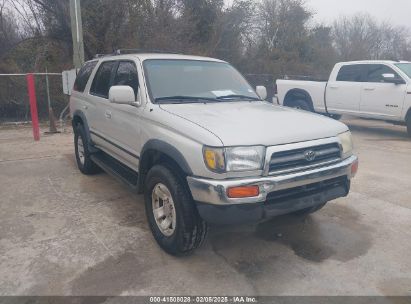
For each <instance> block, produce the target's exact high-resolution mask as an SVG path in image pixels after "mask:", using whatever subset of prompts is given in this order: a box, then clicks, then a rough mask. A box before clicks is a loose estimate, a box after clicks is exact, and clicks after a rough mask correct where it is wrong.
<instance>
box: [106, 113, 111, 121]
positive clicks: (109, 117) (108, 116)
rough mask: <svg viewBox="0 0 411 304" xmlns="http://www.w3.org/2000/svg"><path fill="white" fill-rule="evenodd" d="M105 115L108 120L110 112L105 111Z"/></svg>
mask: <svg viewBox="0 0 411 304" xmlns="http://www.w3.org/2000/svg"><path fill="white" fill-rule="evenodd" d="M105 115H106V117H107V118H108V119H111V112H110V111H106V113H105Z"/></svg>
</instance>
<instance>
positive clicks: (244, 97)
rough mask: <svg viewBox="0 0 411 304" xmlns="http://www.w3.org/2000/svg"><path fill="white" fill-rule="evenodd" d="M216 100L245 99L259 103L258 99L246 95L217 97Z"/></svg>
mask: <svg viewBox="0 0 411 304" xmlns="http://www.w3.org/2000/svg"><path fill="white" fill-rule="evenodd" d="M217 99H220V100H221V99H246V100H256V101H257V100H259V101H261V99H260V98H257V97H253V96H247V95H236V94H231V95H224V96H218V97H217Z"/></svg>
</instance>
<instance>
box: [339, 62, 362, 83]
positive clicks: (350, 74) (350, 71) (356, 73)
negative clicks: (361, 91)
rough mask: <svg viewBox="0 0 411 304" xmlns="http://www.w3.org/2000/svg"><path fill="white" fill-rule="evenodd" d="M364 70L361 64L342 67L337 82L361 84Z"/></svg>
mask: <svg viewBox="0 0 411 304" xmlns="http://www.w3.org/2000/svg"><path fill="white" fill-rule="evenodd" d="M365 68H366V66H365V65H363V64H355V65H344V66H343V67H341V69H340V71H339V72H338V76H337V81H351V82H362V81H363V75H364V72H365Z"/></svg>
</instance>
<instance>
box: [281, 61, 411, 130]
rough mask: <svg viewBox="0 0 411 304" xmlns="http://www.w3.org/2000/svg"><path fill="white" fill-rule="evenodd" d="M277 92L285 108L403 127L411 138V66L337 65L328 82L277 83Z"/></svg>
mask: <svg viewBox="0 0 411 304" xmlns="http://www.w3.org/2000/svg"><path fill="white" fill-rule="evenodd" d="M277 90H278V95H277V96H278V101H279V103H280V104H281V105H285V106H288V107H293V108H299V109H304V110H307V111H312V112H317V113H323V114H330V115H332V116H334V117H335V118H339V116H340V115H342V114H349V115H354V116H358V117H364V118H372V119H379V120H384V121H388V122H393V123H395V124H402V125H406V126H407V130H408V134H409V135H410V136H411V62H397V61H356V62H342V63H337V64H336V65H335V67H334V69H333V71H332V72H331V75H330V78H329V80H328V82H327V81H305V80H277Z"/></svg>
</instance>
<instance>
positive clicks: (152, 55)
mask: <svg viewBox="0 0 411 304" xmlns="http://www.w3.org/2000/svg"><path fill="white" fill-rule="evenodd" d="M132 57H134V58H136V57H137V58H139V59H140V60H142V61H144V60H147V59H169V60H173V59H174V60H176V59H178V60H199V61H214V62H225V61H223V60H219V59H215V58H210V57H202V56H191V55H182V54H168V53H137V54H124V55H109V56H104V57H100V58H96V59H94V60H120V59H130V58H132Z"/></svg>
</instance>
